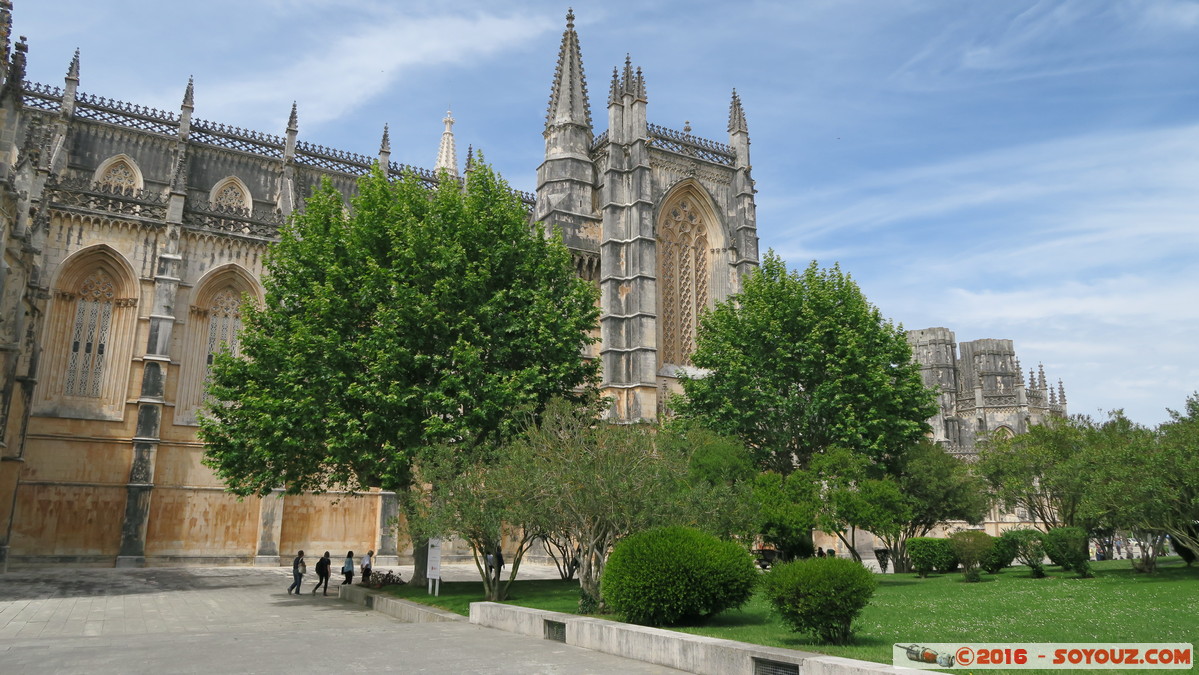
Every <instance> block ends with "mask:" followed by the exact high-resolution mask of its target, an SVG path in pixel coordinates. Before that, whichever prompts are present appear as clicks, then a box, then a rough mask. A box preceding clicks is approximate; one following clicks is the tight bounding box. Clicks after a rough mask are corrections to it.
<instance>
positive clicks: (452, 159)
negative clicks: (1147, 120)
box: [433, 110, 458, 176]
mask: <svg viewBox="0 0 1199 675" xmlns="http://www.w3.org/2000/svg"><path fill="white" fill-rule="evenodd" d="M441 121H442V122H444V123H445V131H442V132H441V146H440V147H439V148H438V149H437V164H435V165H434V166H433V170H434V171H449V172H450V175H453V176H457V175H458V151H457V149H456V148H455V146H454V116H453V115H452V114H451V113H450V111H449V110H447V111H445V118H444V119H442V120H441Z"/></svg>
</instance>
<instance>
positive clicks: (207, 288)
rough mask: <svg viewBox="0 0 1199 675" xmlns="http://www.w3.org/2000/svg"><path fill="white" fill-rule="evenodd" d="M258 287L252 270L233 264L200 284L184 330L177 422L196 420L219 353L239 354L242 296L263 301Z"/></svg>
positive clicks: (176, 413)
mask: <svg viewBox="0 0 1199 675" xmlns="http://www.w3.org/2000/svg"><path fill="white" fill-rule="evenodd" d="M256 290H257V285H256V283H255V282H254V281H253V279H252V277H251V276H250V275H249V273H248V272H246V271H245V270H243V269H241V268H239V267H236V266H232V265H231V266H229V267H227V268H225V269H223V270H219V271H217V272H216V273H215V274H213V275H211V276H209V277H208V278H207V279H205V280H204V281H202V282H201V283H200V285H199V287H198V288H197V290H196V294H195V296H194V297H195V300H194V301H193V304H192V306H191V312H190V314H189V316H188V320H187V328H186V330H185V331H184V338H183V339H184V345H185V348H184V350H183V354H184V356H183V358H182V359H181V360H180V369H179V389H178V405H177V406H176V411H175V423H176V424H195V423H196V413H197V411H199V409H200V407H201V406H202V404H203V403H204V399H205V396H206V391H205V390H206V387H207V385H208V378H209V376H210V375H211V374H212V364H213V362H214V361H215V360H216V355H217V354H220V353H221V352H230V353H232V354H233V355H235V356H236V355H237V354H238V333H240V332H241V308H242V299H243V298H244V297H245V296H247V295H249V296H250V297H251V298H252V299H257V300H259V301H261V297H260V295H259V294H258V293H257V292H256Z"/></svg>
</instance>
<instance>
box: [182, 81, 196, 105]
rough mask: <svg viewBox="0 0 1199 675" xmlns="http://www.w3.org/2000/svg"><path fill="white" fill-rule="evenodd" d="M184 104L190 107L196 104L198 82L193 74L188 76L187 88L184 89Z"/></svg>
mask: <svg viewBox="0 0 1199 675" xmlns="http://www.w3.org/2000/svg"><path fill="white" fill-rule="evenodd" d="M183 105H184V106H186V107H188V108H194V107H195V105H196V83H195V81H194V78H192V76H191V75H188V76H187V89H184V90H183Z"/></svg>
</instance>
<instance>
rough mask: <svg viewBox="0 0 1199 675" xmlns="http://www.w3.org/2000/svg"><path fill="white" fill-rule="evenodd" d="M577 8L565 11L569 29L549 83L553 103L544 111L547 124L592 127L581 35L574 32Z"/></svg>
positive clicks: (563, 33)
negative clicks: (580, 46)
mask: <svg viewBox="0 0 1199 675" xmlns="http://www.w3.org/2000/svg"><path fill="white" fill-rule="evenodd" d="M574 21H575V14H574V10H567V12H566V30H564V31H562V45H561V47H559V49H558V65H557V66H556V67H555V69H554V82H553V84H552V85H551V86H550V102H549V106H548V107H547V109H546V113H545V127H546V128H547V129H548V128H550V127H552V126H557V125H559V124H578V125H581V126H585V127H587V128H588V129H590V128H591V103H590V101H588V98H587V77H586V75H585V74H584V72H583V54H582V50H581V49H579V34H578V33H576V32H575V23H574Z"/></svg>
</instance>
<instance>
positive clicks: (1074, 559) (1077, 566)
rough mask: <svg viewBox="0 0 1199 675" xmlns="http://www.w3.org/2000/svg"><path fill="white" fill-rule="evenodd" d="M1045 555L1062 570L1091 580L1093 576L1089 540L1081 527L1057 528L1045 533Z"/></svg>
mask: <svg viewBox="0 0 1199 675" xmlns="http://www.w3.org/2000/svg"><path fill="white" fill-rule="evenodd" d="M1043 541H1044V543H1045V553H1046V554H1047V555H1048V556H1049V559H1050V560H1051V561H1053V563H1054V564H1056V565H1060V566H1061V568H1062V569H1064V570H1067V571H1071V572H1077V573H1078V576H1080V577H1083V578H1089V577H1091V576H1094V575H1092V574H1091V564H1090V558H1091V552H1090V550H1089V549H1088V545H1089V538H1088V537H1087V532H1086V530H1084V529H1082V528H1081V527H1055V528H1052V529H1050V530H1049V531H1048V532H1046V533H1045V538H1044V539H1043Z"/></svg>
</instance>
